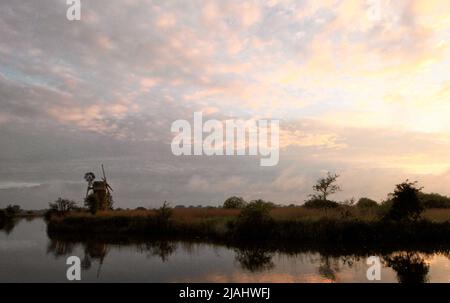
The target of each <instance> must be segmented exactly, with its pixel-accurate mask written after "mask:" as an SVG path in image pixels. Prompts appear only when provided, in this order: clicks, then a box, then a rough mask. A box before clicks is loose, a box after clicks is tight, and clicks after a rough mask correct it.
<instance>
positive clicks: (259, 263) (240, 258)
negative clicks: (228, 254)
mask: <svg viewBox="0 0 450 303" xmlns="http://www.w3.org/2000/svg"><path fill="white" fill-rule="evenodd" d="M235 252H236V256H235V260H236V261H237V262H238V263H239V264H240V266H241V267H242V268H243V269H246V270H249V271H251V272H260V271H265V270H270V269H272V268H273V267H274V264H273V262H272V257H273V253H272V252H269V251H267V250H265V249H263V248H251V249H250V248H245V249H235Z"/></svg>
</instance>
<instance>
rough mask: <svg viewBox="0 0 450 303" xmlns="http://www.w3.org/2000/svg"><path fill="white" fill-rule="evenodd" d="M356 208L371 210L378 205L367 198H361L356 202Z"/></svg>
mask: <svg viewBox="0 0 450 303" xmlns="http://www.w3.org/2000/svg"><path fill="white" fill-rule="evenodd" d="M356 206H357V207H359V208H372V207H377V206H378V203H377V202H376V201H374V200H372V199H369V198H361V199H359V200H358V203H356Z"/></svg>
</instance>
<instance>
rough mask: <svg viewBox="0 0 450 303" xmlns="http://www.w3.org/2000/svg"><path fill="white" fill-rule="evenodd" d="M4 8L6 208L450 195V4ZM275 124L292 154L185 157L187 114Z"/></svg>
mask: <svg viewBox="0 0 450 303" xmlns="http://www.w3.org/2000/svg"><path fill="white" fill-rule="evenodd" d="M67 9H68V6H67V4H66V1H65V0H40V1H34V0H19V1H18V0H3V1H1V2H0V146H1V148H0V207H2V206H5V205H7V204H11V203H13V204H20V205H22V206H23V207H25V208H30V209H39V208H45V207H47V205H48V203H49V202H52V201H54V200H56V199H57V198H58V197H64V198H70V199H74V200H76V201H78V202H79V203H80V204H81V203H82V200H83V196H84V194H85V190H86V183H85V182H84V180H83V176H84V173H85V172H88V171H93V172H94V173H95V174H97V176H100V175H101V170H100V165H101V164H102V163H104V164H105V168H106V172H107V175H108V180H109V182H110V184H111V185H112V187H113V189H114V193H113V195H114V198H115V206H116V207H122V208H128V207H130V208H132V207H136V206H144V207H157V206H160V205H161V204H162V203H163V202H164V201H165V200H167V201H168V202H170V203H171V204H172V205H174V206H175V205H179V204H184V205H198V204H203V205H213V206H217V205H220V204H222V203H223V201H224V199H225V198H227V197H229V196H232V195H238V196H242V197H244V198H245V199H248V200H251V199H257V198H263V199H265V200H270V201H273V202H276V203H280V204H291V203H295V204H301V203H303V202H304V200H305V199H306V198H307V197H308V195H309V194H311V193H312V190H311V188H312V185H313V184H314V182H315V180H316V179H317V178H319V177H321V176H323V175H325V174H326V172H328V171H330V172H335V173H338V174H340V178H339V183H340V185H341V187H342V189H343V191H342V192H340V193H339V194H336V195H335V196H334V197H333V198H334V199H336V200H340V201H342V200H345V199H350V198H352V197H354V198H356V199H358V198H360V197H370V198H373V199H375V200H377V201H382V200H383V199H385V198H386V196H387V194H388V193H389V192H391V191H392V190H393V188H394V185H395V184H397V183H399V182H402V181H404V180H405V179H410V180H417V181H419V184H420V185H421V186H424V190H425V191H427V192H439V193H442V194H446V195H450V186H449V185H450V157H449V155H450V119H449V117H450V72H449V71H450V2H449V1H448V0H427V1H419V0H396V1H390V0H367V1H366V0H345V1H344V0H329V1H326V0H319V1H317V0H314V1H312V0H311V1H309V0H303V1H302V0H298V1H293V0H285V1H282V0H269V1H229V0H227V1H219V0H217V1H216V0H210V1H198V0H190V1H181V0H179V1H176V0H174V1H151V0H123V1H106V0H89V1H87V0H81V20H80V21H68V20H67V18H66V11H67ZM194 112H202V113H203V116H204V118H205V119H218V120H220V121H224V120H226V119H244V120H246V119H279V120H280V147H281V150H280V161H279V163H278V165H276V166H273V167H261V166H260V165H259V160H258V158H257V157H254V156H232V157H225V156H212V157H208V156H181V157H176V156H174V155H173V154H172V152H171V148H170V143H171V141H172V139H173V137H174V134H173V133H172V132H171V124H172V123H173V122H174V121H175V120H179V119H186V120H188V121H192V120H193V113H194Z"/></svg>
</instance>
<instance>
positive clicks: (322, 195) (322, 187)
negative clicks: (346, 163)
mask: <svg viewBox="0 0 450 303" xmlns="http://www.w3.org/2000/svg"><path fill="white" fill-rule="evenodd" d="M338 178H339V175H337V174H331V173H327V176H326V177H325V178H320V179H318V180H317V183H316V184H315V185H314V186H313V190H314V191H315V192H316V193H317V194H314V195H311V198H312V199H311V200H323V201H327V198H328V196H329V195H332V194H334V193H337V192H338V191H341V187H340V186H339V185H337V184H335V183H336V181H337V179H338Z"/></svg>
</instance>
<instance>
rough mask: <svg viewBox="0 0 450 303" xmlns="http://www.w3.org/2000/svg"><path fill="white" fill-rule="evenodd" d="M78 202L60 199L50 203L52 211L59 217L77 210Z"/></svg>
mask: <svg viewBox="0 0 450 303" xmlns="http://www.w3.org/2000/svg"><path fill="white" fill-rule="evenodd" d="M76 205H77V204H76V202H75V201H72V200H68V199H62V198H58V200H56V201H55V202H54V203H49V207H50V210H51V211H53V212H55V213H57V214H58V215H65V214H66V213H68V212H69V211H71V210H74V209H75V208H76Z"/></svg>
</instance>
